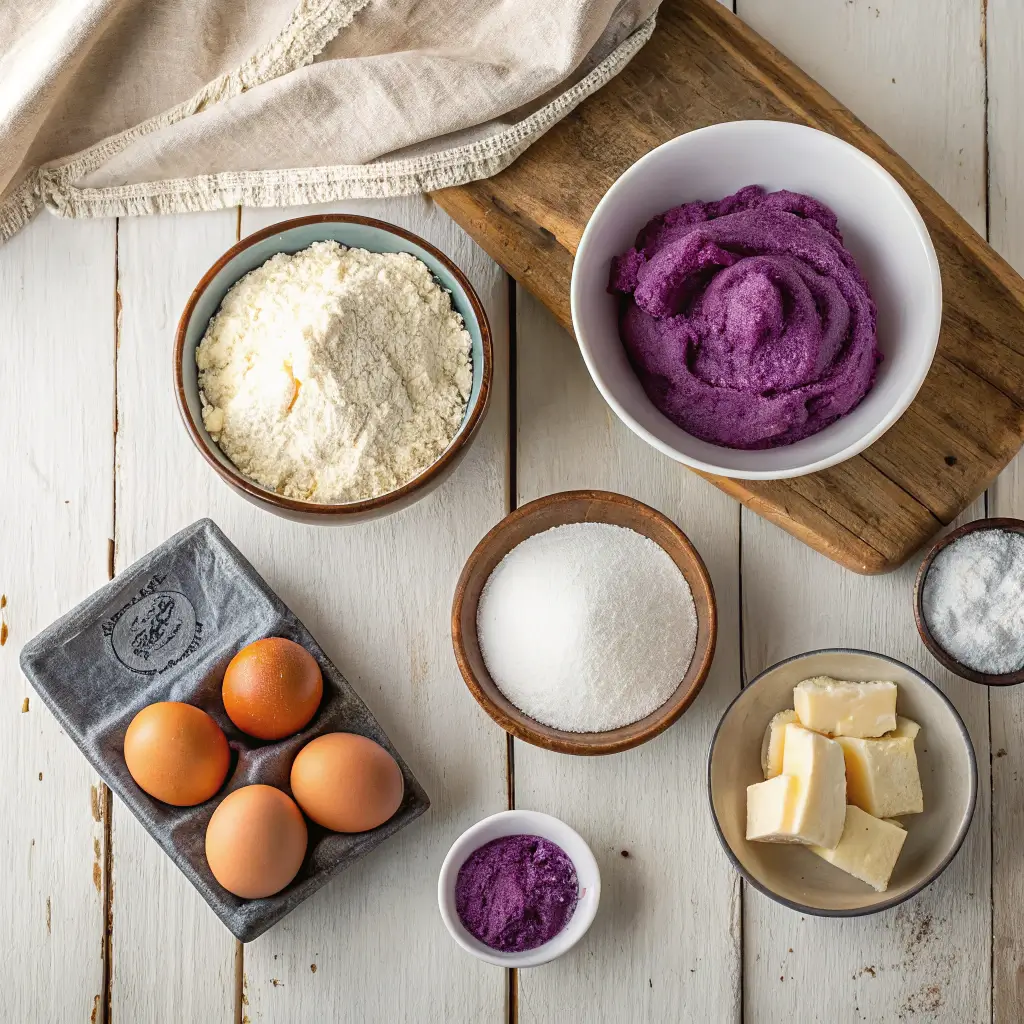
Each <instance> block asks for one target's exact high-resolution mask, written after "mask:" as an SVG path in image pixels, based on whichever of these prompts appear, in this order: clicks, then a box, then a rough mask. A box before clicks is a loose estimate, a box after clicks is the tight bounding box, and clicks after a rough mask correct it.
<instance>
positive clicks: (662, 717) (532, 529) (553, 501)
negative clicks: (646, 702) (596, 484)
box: [452, 491, 718, 754]
mask: <svg viewBox="0 0 1024 1024" xmlns="http://www.w3.org/2000/svg"><path fill="white" fill-rule="evenodd" d="M566 523H611V524H612V525H614V526H625V527H628V528H629V529H631V530H635V531H636V532H637V533H639V534H642V535H643V536H644V537H648V538H650V539H651V540H653V541H654V542H655V544H657V545H659V546H660V547H661V548H662V549H663V550H664V551H665V552H666V553H667V554H668V556H669V557H670V558H671V559H672V561H673V562H675V564H676V565H677V566H678V567H679V571H680V572H681V573H682V574H683V576H684V577H685V579H686V582H687V583H688V584H689V586H690V590H691V592H692V593H693V602H694V605H695V606H696V609H697V647H696V649H695V650H694V652H693V660H692V661H691V662H690V667H689V668H688V669H687V671H686V675H685V676H684V677H683V679H682V681H681V682H680V683H679V686H678V687H677V689H676V690H675V692H674V693H673V694H672V696H671V697H669V699H668V700H667V701H666V702H665V703H664V704H662V706H661V707H660V708H658V709H657V710H656V711H653V712H652V713H651V714H649V715H648V716H647V717H646V718H641V719H640V720H639V721H638V722H633V723H632V724H631V725H624V726H622V727H621V728H619V729H610V730H608V731H606V732H565V731H563V730H561V729H553V728H551V727H550V726H547V725H542V724H541V723H540V722H537V721H535V720H534V719H532V718H530V717H529V716H528V715H525V714H523V712H522V711H520V710H519V708H517V707H516V706H515V705H514V704H512V703H511V702H510V701H509V700H508V699H507V698H506V697H505V696H504V694H502V692H501V691H500V690H499V689H498V687H497V685H496V684H495V682H494V680H493V679H492V678H491V675H490V673H489V672H488V671H487V666H486V665H485V664H484V659H483V655H482V654H481V653H480V644H479V641H478V639H477V632H476V612H477V604H478V603H479V601H480V593H481V591H482V590H483V588H484V584H485V583H486V582H487V579H488V577H489V576H490V575H491V572H492V571H493V570H494V567H495V566H496V565H497V564H498V563H499V562H500V561H501V560H502V559H503V558H504V557H505V555H507V554H508V553H509V552H510V551H511V550H512V549H513V548H514V547H515V546H516V545H517V544H519V543H521V542H522V541H524V540H526V538H527V537H532V536H533V535H534V534H535V533H541V532H542V531H544V530H549V529H551V528H552V527H555V526H564V525H565V524H566ZM717 631H718V618H717V612H716V609H715V592H714V589H713V588H712V586H711V577H710V576H709V575H708V571H707V569H706V568H705V567H704V562H703V561H702V560H701V557H700V555H699V554H697V551H696V549H695V548H694V546H693V545H692V544H691V543H690V541H689V540H688V539H687V536H686V534H685V533H683V531H682V530H680V529H679V527H678V526H676V525H675V523H673V522H672V521H671V520H670V519H668V518H667V517H666V516H663V515H662V514H661V513H660V512H658V511H656V510H655V509H653V508H651V507H650V506H648V505H644V504H643V503H642V502H639V501H637V500H636V499H635V498H628V497H626V495H624V494H614V493H612V492H611V491H563V492H562V493H560V494H549V495H547V496H546V497H544V498H538V499H537V500H536V501H531V502H530V503H529V504H528V505H523V506H522V508H518V509H516V511H515V512H513V513H512V514H511V515H508V516H506V517H505V518H504V519H503V520H502V521H501V522H500V523H498V525H497V526H495V527H494V529H493V530H491V532H490V533H488V534H487V536H486V537H484V539H483V540H482V541H480V543H479V544H478V545H477V546H476V548H475V550H474V551H473V553H472V554H471V555H470V556H469V560H468V561H467V562H466V565H465V567H464V568H463V570H462V575H461V576H460V577H459V582H458V585H457V586H456V588H455V600H454V602H453V604H452V643H453V644H454V646H455V657H456V660H457V661H458V663H459V670H460V671H461V672H462V678H463V679H465V680H466V685H467V686H468V687H469V690H470V692H471V693H472V694H473V696H474V697H475V698H476V699H477V702H478V703H479V704H480V706H481V707H482V708H483V709H484V711H486V712H487V714H489V715H490V716H491V718H493V719H494V721H495V722H497V723H498V725H500V726H501V727H502V728H503V729H504V730H505V731H506V732H509V733H511V734H512V735H513V736H515V737H516V738H517V739H521V740H525V741H526V742H527V743H532V744H534V746H538V747H546V748H547V749H548V750H555V751H558V752H559V753H562V754H614V753H617V752H618V751H620V750H628V749H629V748H630V747H636V746H639V745H640V744H641V743H646V742H647V740H649V739H652V738H653V737H654V736H657V735H658V733H660V732H663V731H664V730H665V729H667V728H668V727H669V726H670V725H671V724H672V723H673V722H675V721H676V719H677V718H679V716H680V715H681V714H682V713H683V712H684V711H685V710H686V709H687V708H688V707H689V706H690V704H692V703H693V700H694V698H695V697H696V696H697V694H698V693H699V692H700V688H701V687H702V686H703V685H704V680H705V679H706V678H707V674H708V670H709V669H710V668H711V659H712V658H713V657H714V654H715V638H716V635H717Z"/></svg>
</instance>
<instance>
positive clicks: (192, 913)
mask: <svg viewBox="0 0 1024 1024" xmlns="http://www.w3.org/2000/svg"><path fill="white" fill-rule="evenodd" d="M236 219H237V218H236V212H235V211H234V210H225V211H223V212H219V213H203V214H190V215H187V216H175V217H159V218H158V217H153V218H149V217H147V218H136V219H126V220H122V221H121V222H120V224H119V231H118V294H119V298H120V305H121V315H120V331H119V343H118V354H117V421H118V431H117V471H116V477H115V484H116V493H115V498H116V534H115V539H116V549H115V553H116V566H117V569H118V571H120V570H121V569H124V568H126V567H127V566H128V565H130V564H131V563H132V562H134V561H135V560H136V559H138V558H141V557H142V556H143V555H144V554H146V552H148V551H150V550H152V549H153V548H154V547H156V545H157V544H159V543H160V542H161V541H163V540H165V539H166V538H167V537H169V536H170V535H171V534H172V533H174V532H175V531H176V530H179V529H181V528H182V527H184V526H187V525H188V524H189V523H192V522H194V521H195V520H196V519H199V518H200V517H201V516H206V515H208V516H211V517H212V518H213V519H214V520H215V521H216V522H217V523H218V524H219V525H220V526H221V527H222V528H223V529H224V530H225V532H226V533H227V534H228V536H230V537H232V538H233V539H234V540H235V541H236V543H238V544H239V546H240V547H241V548H242V550H243V552H244V553H246V554H249V555H251V554H253V552H252V551H251V550H247V546H246V543H245V541H244V536H245V535H244V532H243V525H242V524H243V523H245V524H251V526H252V527H255V526H256V524H257V513H256V510H255V509H252V510H251V515H247V512H248V511H249V506H248V505H245V504H244V503H243V502H242V501H241V500H240V499H236V498H235V497H234V496H233V495H232V494H231V493H230V492H229V491H228V489H227V487H225V486H224V485H223V484H222V483H221V482H220V481H219V480H218V479H217V477H216V476H215V475H214V474H213V473H212V472H211V471H210V470H208V469H207V467H206V466H205V464H204V463H203V462H202V460H201V459H200V457H199V455H198V453H197V452H196V451H195V449H194V448H193V447H192V443H191V442H190V440H189V438H188V435H187V434H186V433H185V428H184V426H183V425H182V423H181V422H180V419H179V416H178V410H177V407H176V405H175V400H174V390H173V387H172V376H171V352H172V348H173V344H174V329H175V327H176V325H177V321H178V315H179V313H180V312H181V309H182V307H183V306H184V304H185V301H186V299H187V298H188V296H189V293H190V292H191V290H192V288H193V286H194V285H195V283H196V281H198V280H199V277H200V276H201V275H202V273H203V271H205V270H206V268H207V267H208V266H209V265H210V264H211V263H212V262H213V261H214V259H216V257H217V256H219V255H220V254H221V253H222V252H223V251H224V250H225V249H227V248H228V247H229V246H230V245H232V244H233V243H234V241H235V226H236ZM240 535H241V537H240ZM257 564H258V563H257ZM111 871H112V876H113V883H114V898H113V933H112V939H111V962H112V971H111V1011H112V1015H113V1020H114V1022H115V1024H116V1022H118V1021H143V1020H145V1021H152V1022H154V1024H165V1022H166V1024H171V1022H174V1024H177V1022H179V1021H199V1020H203V1021H207V1020H208V1021H210V1024H231V1022H233V1021H234V1017H235V993H234V988H235V985H234V961H235V940H234V938H233V937H232V936H231V934H230V933H229V932H228V931H227V929H226V928H225V927H224V926H223V925H222V924H221V923H220V921H219V920H218V919H217V918H216V916H215V915H214V913H213V911H212V910H210V908H209V907H208V906H207V905H206V903H205V902H204V901H203V899H202V897H201V896H200V895H199V893H197V892H196V891H195V889H193V888H192V886H191V885H190V884H189V883H188V881H187V880H186V879H185V876H184V875H183V874H181V872H180V871H179V870H178V869H177V868H176V867H175V866H174V864H173V863H172V862H171V860H170V859H169V858H168V857H167V856H166V855H165V854H164V852H163V851H162V850H161V849H160V848H159V847H158V846H157V845H156V843H154V842H153V840H152V838H151V837H150V836H149V835H148V833H147V832H146V831H145V830H144V829H143V827H142V826H141V825H140V824H139V822H138V821H136V820H135V818H134V816H133V815H132V814H131V812H130V811H128V810H127V809H126V808H124V807H123V806H121V804H120V803H118V802H117V801H115V802H114V813H113V842H112V859H111Z"/></svg>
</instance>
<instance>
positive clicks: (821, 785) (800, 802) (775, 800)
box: [747, 724, 846, 848]
mask: <svg viewBox="0 0 1024 1024" xmlns="http://www.w3.org/2000/svg"><path fill="white" fill-rule="evenodd" d="M845 808H846V776H845V770H844V768H843V751H842V748H841V747H840V746H839V744H838V743H836V742H835V740H830V739H829V738H828V737H827V736H822V735H821V734H820V733H816V732H811V731H810V730H808V729H804V728H802V727H801V726H799V725H795V724H790V725H787V726H785V736H784V749H783V757H782V774H781V775H777V776H775V778H773V779H769V780H768V781H767V782H758V783H756V784H755V785H753V786H748V787H747V838H748V839H754V840H757V841H759V842H765V843H802V844H804V845H812V844H813V845H816V846H824V847H828V848H831V847H833V846H835V845H836V843H838V842H839V837H840V836H841V835H842V833H843V820H844V816H845V813H846V812H845Z"/></svg>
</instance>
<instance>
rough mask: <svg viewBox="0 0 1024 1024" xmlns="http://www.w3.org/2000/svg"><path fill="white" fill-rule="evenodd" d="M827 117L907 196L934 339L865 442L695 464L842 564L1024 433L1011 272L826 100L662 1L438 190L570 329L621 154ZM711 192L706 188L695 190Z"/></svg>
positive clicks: (934, 508)
mask: <svg viewBox="0 0 1024 1024" xmlns="http://www.w3.org/2000/svg"><path fill="white" fill-rule="evenodd" d="M744 118H771V119H775V120H780V121H796V122H800V123H803V124H809V125H812V126H813V127H815V128H820V129H822V130H824V131H827V132H831V133H832V134H833V135H837V136H839V137H840V138H842V139H845V140H846V141H847V142H850V143H852V144H853V145H855V146H857V147H858V148H860V149H862V150H864V152H866V153H869V154H870V155H871V156H872V157H874V159H875V160H877V161H878V162H879V163H880V164H882V166H883V167H885V168H887V169H888V170H889V171H890V172H891V173H892V174H893V175H894V176H895V178H896V179H897V180H898V181H899V182H900V184H902V186H903V187H904V188H905V189H906V190H907V192H908V194H909V195H910V197H911V198H912V199H913V200H914V202H915V203H916V204H917V207H918V209H919V210H920V211H921V215H922V216H923V217H924V220H925V223H926V224H927V225H928V230H929V231H930V232H931V236H932V241H933V242H934V244H935V250H936V252H937V253H938V257H939V263H940V266H941V269H942V288H943V295H944V305H945V308H944V311H943V319H942V333H941V336H940V338H939V348H938V354H937V355H936V358H935V362H934V364H933V366H932V368H931V372H930V373H929V374H928V377H927V379H926V380H925V382H924V385H923V387H922V388H921V391H920V393H919V394H918V396H917V398H916V399H915V401H914V402H913V404H912V405H911V406H910V408H909V409H908V410H907V412H906V413H904V415H903V416H902V417H901V418H900V419H899V421H898V422H897V423H896V424H895V425H894V426H893V427H892V428H891V429H890V430H889V431H888V432H887V433H886V434H885V435H884V436H883V437H881V438H880V439H879V440H878V441H876V442H875V443H874V444H873V445H872V446H871V447H870V448H868V449H867V450H866V451H865V452H863V454H861V455H859V456H856V457H855V458H852V459H850V460H848V461H847V462H844V463H842V464H841V465H839V466H834V467H833V468H831V469H828V470H825V471H823V472H821V473H815V474H812V475H810V476H804V477H800V478H798V479H795V480H777V481H759V480H728V479H725V478H722V477H709V479H710V480H711V481H712V483H714V484H715V485H716V486H717V487H720V488H721V489H722V490H723V491H725V492H726V493H727V494H731V495H732V496H733V497H735V498H737V499H739V500H740V501H741V502H743V504H744V505H746V506H747V507H748V508H750V509H752V510H753V511H755V512H757V513H759V514H760V515H762V516H764V517H765V518H767V519H769V520H771V521H772V522H773V523H777V524H778V525H779V526H781V527H782V528H783V529H785V530H788V531H789V532H790V533H792V534H793V535H794V536H796V537H798V538H800V539H801V540H802V541H805V542H806V543H807V544H809V545H811V547H813V548H816V549H817V550H818V551H821V552H822V553H823V554H825V555H827V556H828V557H829V558H831V559H833V560H835V561H836V562H838V563H839V564H840V565H844V566H846V567H847V568H849V569H852V570H854V571H855V572H860V573H882V572H888V571H890V570H892V569H895V568H896V567H897V566H899V565H901V564H902V563H903V562H904V561H906V560H907V559H908V558H909V557H910V556H911V555H912V554H913V553H914V552H915V551H917V550H918V548H920V547H921V546H922V545H923V544H924V543H925V542H926V541H927V540H928V539H929V538H930V537H932V536H933V535H934V534H935V533H936V531H938V530H939V529H940V527H941V526H942V525H943V524H946V523H949V522H951V521H952V520H953V519H955V518H956V516H957V515H959V514H960V512H962V511H963V510H964V509H965V508H966V507H967V506H968V505H969V504H970V503H971V502H972V501H973V500H974V499H975V498H976V497H977V496H978V495H979V494H981V492H982V491H984V489H985V488H986V487H987V486H988V485H989V484H990V483H991V482H992V480H993V479H994V478H995V477H996V475H997V474H998V473H999V471H1000V470H1001V469H1002V468H1003V467H1004V466H1005V465H1006V464H1007V463H1008V462H1009V461H1010V459H1011V458H1013V456H1014V455H1015V454H1016V453H1017V451H1018V450H1019V449H1020V447H1021V445H1022V443H1024V281H1022V280H1021V278H1020V277H1018V276H1017V274H1016V273H1015V272H1014V271H1013V270H1012V269H1011V268H1010V266H1009V265H1008V264H1007V263H1006V262H1005V261H1004V260H1003V259H1002V258H1001V257H1000V256H998V255H997V254H996V253H995V252H994V251H993V250H992V249H991V248H990V247H989V246H988V245H987V244H986V242H985V241H984V239H982V238H981V237H980V236H979V235H978V234H977V233H976V232H975V231H974V229H973V228H971V227H970V225H968V224H967V222H966V221H965V220H964V219H963V218H962V217H961V216H960V215H959V214H958V213H957V212H956V211H955V210H954V209H953V208H952V207H951V206H950V205H949V204H948V203H947V202H945V200H943V199H942V198H941V197H940V196H939V194H938V193H937V192H936V191H935V190H934V189H933V188H931V187H930V186H929V185H928V184H926V183H925V181H924V180H923V179H922V178H921V177H920V176H919V175H918V174H917V173H916V172H915V171H914V170H913V169H912V168H911V167H910V166H909V165H908V164H907V163H906V162H905V161H904V160H902V159H901V158H900V157H899V156H897V155H896V154H895V153H894V152H893V151H892V150H891V149H890V148H889V147H888V146H887V145H886V144H885V143H884V142H883V141H882V140H881V139H880V138H879V137H878V136H877V135H875V134H874V133H873V132H871V131H870V130H869V129H868V128H867V127H866V126H865V125H863V124H862V123H861V122H860V121H858V120H857V118H855V117H854V116H853V114H851V113H850V111H848V110H847V109H846V108H845V107H844V106H842V104H840V103H839V102H838V100H836V99H834V98H833V97H832V96H830V95H829V94H828V93H827V92H826V91H825V90H824V89H822V88H821V87H820V86H819V85H817V83H815V82H814V81H812V80H811V79H810V78H808V77H807V75H805V74H804V73H803V72H802V71H800V69H799V68H797V67H796V66H795V65H794V64H792V63H791V62H790V61H789V60H787V59H786V58H785V57H784V56H783V55H782V54H781V53H779V52H778V50H776V49H775V48H774V47H772V46H771V45H770V44H768V43H767V42H765V40H764V39H762V38H761V37H760V36H759V35H757V34H756V33H755V32H752V31H751V30H750V29H749V28H747V27H746V26H745V25H744V24H743V22H741V21H740V20H739V19H738V18H737V17H736V16H735V15H733V14H732V13H730V12H729V11H727V10H726V9H725V8H724V7H722V6H721V5H720V4H718V3H715V2H713V0H667V2H666V3H664V4H663V5H662V7H661V10H660V12H659V14H658V27H657V29H656V30H655V33H654V36H653V37H652V39H651V40H650V42H648V43H647V45H646V46H644V48H643V49H642V50H641V51H640V53H639V54H638V55H637V56H636V57H635V58H634V59H633V61H632V62H631V63H630V64H629V65H628V66H627V67H626V69H625V70H624V71H623V72H622V73H621V74H620V75H619V76H618V77H617V78H615V79H614V80H613V81H611V82H610V83H609V84H608V85H606V86H605V87H604V88H603V89H601V90H600V91H599V92H597V93H595V94H594V95H593V96H591V97H590V98H589V99H587V100H586V101H585V102H584V103H583V104H581V105H580V106H579V107H578V108H577V109H576V110H575V111H573V112H572V113H571V114H570V115H569V116H568V117H567V118H566V119H565V120H564V121H562V122H561V123H560V124H558V125H557V126H556V127H555V128H553V129H552V130H551V131H550V132H548V133H547V134H546V135H545V136H544V137H543V138H542V139H540V140H539V141H538V142H537V143H535V144H534V145H533V146H532V147H531V148H530V149H529V150H527V152H526V153H525V154H524V155H523V156H521V157H519V159H518V160H517V161H516V162H515V163H514V164H513V165H512V166H511V167H509V168H508V169H507V170H506V171H504V172H502V173H501V174H499V175H497V176H496V177H494V178H490V179H488V180H486V181H480V182H475V183H473V184H471V185H467V186H464V187H461V188H453V189H445V190H444V191H441V192H437V193H435V194H434V198H435V199H436V201H437V202H438V204H439V205H441V206H442V207H443V208H444V209H445V210H447V211H448V213H449V214H451V216H452V217H453V218H454V219H455V220H456V221H457V222H458V223H459V224H460V225H461V226H462V227H463V228H465V230H466V231H468V232H469V234H470V235H472V236H473V238H475V239H476V241H477V242H478V243H479V244H480V245H481V247H482V248H483V249H484V250H485V251H486V252H487V253H488V254H489V255H490V256H491V257H492V258H493V259H495V260H496V261H497V262H498V263H500V264H501V265H502V266H503V267H504V268H505V269H506V270H507V271H508V272H509V273H510V274H511V275H512V276H513V277H515V279H516V280H517V281H518V282H519V283H520V284H521V285H523V286H524V287H525V288H527V289H528V290H529V291H531V292H532V293H533V294H534V295H536V296H537V298H539V299H540V300H541V301H542V302H543V303H544V304H545V305H546V306H547V307H548V308H549V309H550V310H551V311H552V312H553V313H554V314H555V316H556V317H557V318H558V319H559V321H560V322H561V323H562V324H563V325H564V326H565V327H566V328H567V329H569V330H572V322H571V317H570V314H569V279H570V275H571V273H572V261H573V256H574V254H575V251H576V246H577V244H578V243H579V240H580V236H581V235H582V233H583V228H584V226H585V225H586V223H587V220H588V218H589V217H590V214H591V212H592V211H593V209H594V207H595V206H596V205H597V203H598V201H599V200H600V198H601V197H602V196H603V195H604V193H605V191H606V190H607V189H608V187H609V186H610V185H611V184H612V182H613V181H615V179H616V178H617V177H618V176H619V175H620V174H621V173H622V172H623V171H624V170H625V169H626V168H627V167H628V166H629V165H630V164H632V163H634V162H635V161H636V160H638V159H639V158H640V157H641V156H643V155H644V154H645V153H647V152H649V151H650V150H651V149H653V148H654V147H655V146H658V145H660V144H661V143H662V142H665V141H667V140H668V139H671V138H674V137H675V136H677V135H679V134H681V133H683V132H687V131H691V130H692V129H694V128H702V127H704V126H705V125H709V124H714V123H716V122H719V121H734V120H740V119H744ZM708 198H715V197H713V196H709V197H708Z"/></svg>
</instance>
